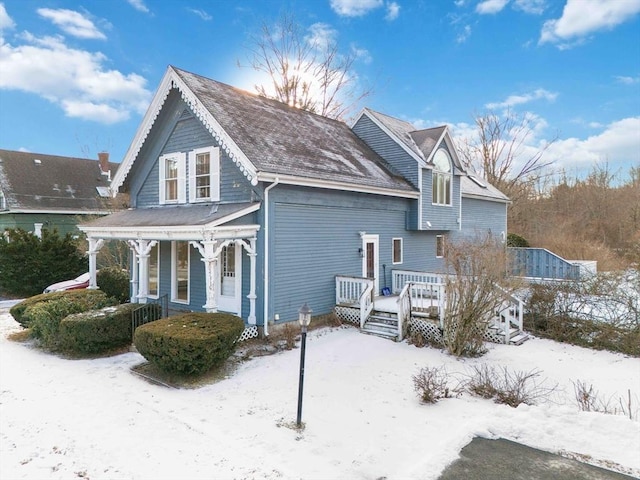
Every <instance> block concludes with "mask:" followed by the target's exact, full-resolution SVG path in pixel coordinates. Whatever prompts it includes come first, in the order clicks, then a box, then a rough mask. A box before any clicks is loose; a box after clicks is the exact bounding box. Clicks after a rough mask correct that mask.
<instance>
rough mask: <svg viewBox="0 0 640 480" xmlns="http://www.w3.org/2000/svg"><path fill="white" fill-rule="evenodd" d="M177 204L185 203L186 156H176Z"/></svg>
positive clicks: (182, 154)
mask: <svg viewBox="0 0 640 480" xmlns="http://www.w3.org/2000/svg"><path fill="white" fill-rule="evenodd" d="M177 156H178V203H187V154H186V153H184V152H182V153H179V154H178V155H177Z"/></svg>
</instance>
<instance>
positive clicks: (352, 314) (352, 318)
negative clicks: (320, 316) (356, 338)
mask: <svg viewBox="0 0 640 480" xmlns="http://www.w3.org/2000/svg"><path fill="white" fill-rule="evenodd" d="M335 313H336V315H337V316H338V318H339V319H340V320H342V321H343V322H349V323H352V324H353V325H357V326H358V327H359V326H360V310H359V309H358V308H351V307H340V306H336V308H335Z"/></svg>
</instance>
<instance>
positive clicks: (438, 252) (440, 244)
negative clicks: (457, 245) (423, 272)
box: [436, 235, 445, 258]
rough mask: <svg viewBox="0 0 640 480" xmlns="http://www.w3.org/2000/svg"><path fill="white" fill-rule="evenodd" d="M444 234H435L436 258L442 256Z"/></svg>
mask: <svg viewBox="0 0 640 480" xmlns="http://www.w3.org/2000/svg"><path fill="white" fill-rule="evenodd" d="M444 243H445V241H444V235H436V258H443V257H444Z"/></svg>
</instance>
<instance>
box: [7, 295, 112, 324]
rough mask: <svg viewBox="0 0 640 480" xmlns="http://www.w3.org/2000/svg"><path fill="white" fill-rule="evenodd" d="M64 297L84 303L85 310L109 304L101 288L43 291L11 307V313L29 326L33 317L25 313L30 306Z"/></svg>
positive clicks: (19, 321) (74, 301)
mask: <svg viewBox="0 0 640 480" xmlns="http://www.w3.org/2000/svg"><path fill="white" fill-rule="evenodd" d="M62 298H65V299H68V300H69V301H70V302H72V303H78V304H80V305H84V306H85V308H84V310H92V309H95V308H101V307H103V306H106V305H107V303H105V302H106V301H107V297H106V295H105V294H104V292H102V291H100V290H88V289H81V290H63V291H61V292H52V293H41V294H39V295H34V296H33V297H29V298H26V299H24V300H23V301H21V302H20V303H17V304H15V305H14V306H13V307H11V309H10V310H9V313H10V314H11V316H12V317H13V318H14V319H15V321H16V322H18V323H19V324H20V325H22V326H23V327H25V328H27V327H29V326H30V322H31V318H30V316H29V315H25V312H26V311H27V309H28V308H29V307H31V306H33V305H36V304H39V303H49V302H56V301H58V300H60V299H62ZM78 311H83V310H78ZM74 313H75V312H74Z"/></svg>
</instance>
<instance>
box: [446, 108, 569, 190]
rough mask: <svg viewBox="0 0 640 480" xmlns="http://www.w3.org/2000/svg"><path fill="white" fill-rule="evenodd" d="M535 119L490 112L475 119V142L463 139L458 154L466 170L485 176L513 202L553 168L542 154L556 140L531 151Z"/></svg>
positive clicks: (513, 114) (525, 115)
mask: <svg viewBox="0 0 640 480" xmlns="http://www.w3.org/2000/svg"><path fill="white" fill-rule="evenodd" d="M533 121H534V118H533V117H532V116H531V115H527V114H523V115H519V114H517V113H515V112H513V111H511V110H507V112H506V113H505V114H503V115H499V114H497V113H495V112H492V111H489V112H486V113H484V114H481V115H476V117H475V124H476V127H477V134H478V136H477V138H476V139H463V140H462V141H461V143H460V144H459V145H458V150H459V153H460V156H461V161H462V162H463V164H464V166H465V168H466V169H468V170H470V171H474V172H477V173H479V174H481V175H482V176H484V178H486V179H487V181H488V182H489V183H491V184H492V185H495V186H496V187H497V188H499V189H500V190H502V191H503V192H504V193H505V194H506V195H508V196H509V197H511V199H512V200H516V199H517V198H518V197H519V196H520V195H522V194H524V193H526V192H527V191H528V190H529V189H528V188H527V187H528V186H531V185H532V184H534V183H535V182H537V181H538V179H539V178H540V175H541V174H542V171H543V170H544V168H545V167H547V166H549V165H551V164H552V162H550V161H545V160H544V159H543V156H544V153H545V152H546V151H547V149H548V148H549V147H550V146H551V145H552V144H553V143H554V142H555V141H556V140H557V136H556V137H554V138H553V139H551V140H550V141H547V142H546V143H544V144H543V145H541V146H539V147H536V148H531V147H530V146H528V142H529V141H530V140H532V138H533V134H534V125H533Z"/></svg>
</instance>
